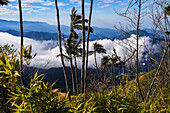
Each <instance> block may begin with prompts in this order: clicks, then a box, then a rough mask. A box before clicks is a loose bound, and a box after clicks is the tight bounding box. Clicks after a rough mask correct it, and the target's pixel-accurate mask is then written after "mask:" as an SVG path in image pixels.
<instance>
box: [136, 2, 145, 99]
mask: <svg viewBox="0 0 170 113" xmlns="http://www.w3.org/2000/svg"><path fill="white" fill-rule="evenodd" d="M140 16H141V0H139V11H138V22H137V28H136V30H137V33H136V35H137V36H136V37H137V42H136V46H137V47H136V49H137V53H136V87H137V88H138V90H139V95H140V96H141V98H142V101H144V98H143V95H142V91H141V88H140V84H139V58H138V54H139V26H140Z"/></svg>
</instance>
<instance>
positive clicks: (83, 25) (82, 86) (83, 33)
mask: <svg viewBox="0 0 170 113" xmlns="http://www.w3.org/2000/svg"><path fill="white" fill-rule="evenodd" d="M81 7H82V45H83V49H82V64H81V93H84V65H85V22H84V20H85V15H84V0H82V1H81Z"/></svg>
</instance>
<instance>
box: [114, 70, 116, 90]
mask: <svg viewBox="0 0 170 113" xmlns="http://www.w3.org/2000/svg"><path fill="white" fill-rule="evenodd" d="M114 86H115V87H116V71H115V67H114Z"/></svg>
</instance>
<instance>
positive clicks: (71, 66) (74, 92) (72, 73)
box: [70, 55, 76, 95]
mask: <svg viewBox="0 0 170 113" xmlns="http://www.w3.org/2000/svg"><path fill="white" fill-rule="evenodd" d="M70 69H71V77H72V86H73V95H76V89H75V79H74V72H73V62H72V57H71V55H70Z"/></svg>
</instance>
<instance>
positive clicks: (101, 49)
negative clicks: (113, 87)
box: [93, 42, 106, 81]
mask: <svg viewBox="0 0 170 113" xmlns="http://www.w3.org/2000/svg"><path fill="white" fill-rule="evenodd" d="M93 49H94V61H95V66H96V72H97V77H98V81H99V67H98V65H97V59H96V54H97V53H105V54H106V49H104V47H103V45H101V44H99V43H97V42H95V43H94V45H93Z"/></svg>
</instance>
